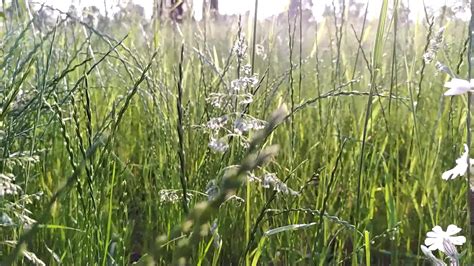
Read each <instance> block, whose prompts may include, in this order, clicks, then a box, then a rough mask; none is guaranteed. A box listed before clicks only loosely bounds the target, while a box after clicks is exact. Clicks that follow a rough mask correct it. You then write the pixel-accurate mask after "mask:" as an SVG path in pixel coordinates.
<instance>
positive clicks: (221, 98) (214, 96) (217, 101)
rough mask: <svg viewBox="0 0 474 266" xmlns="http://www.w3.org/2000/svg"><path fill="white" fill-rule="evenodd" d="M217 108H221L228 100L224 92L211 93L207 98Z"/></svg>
mask: <svg viewBox="0 0 474 266" xmlns="http://www.w3.org/2000/svg"><path fill="white" fill-rule="evenodd" d="M206 101H207V102H208V103H210V104H211V105H212V106H213V107H215V108H221V107H222V106H223V105H225V103H226V102H227V99H226V95H225V94H222V93H211V94H209V97H208V98H207V99H206Z"/></svg>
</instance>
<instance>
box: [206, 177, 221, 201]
mask: <svg viewBox="0 0 474 266" xmlns="http://www.w3.org/2000/svg"><path fill="white" fill-rule="evenodd" d="M217 194H219V187H218V186H217V182H216V180H215V179H212V180H211V181H209V182H208V183H207V186H206V195H207V199H208V200H209V201H211V200H213V199H214V198H215V197H216V196H217Z"/></svg>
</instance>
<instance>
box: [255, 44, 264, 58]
mask: <svg viewBox="0 0 474 266" xmlns="http://www.w3.org/2000/svg"><path fill="white" fill-rule="evenodd" d="M255 53H256V54H257V55H258V56H261V57H262V59H264V60H265V58H267V54H266V53H265V48H264V47H263V45H261V44H257V45H255Z"/></svg>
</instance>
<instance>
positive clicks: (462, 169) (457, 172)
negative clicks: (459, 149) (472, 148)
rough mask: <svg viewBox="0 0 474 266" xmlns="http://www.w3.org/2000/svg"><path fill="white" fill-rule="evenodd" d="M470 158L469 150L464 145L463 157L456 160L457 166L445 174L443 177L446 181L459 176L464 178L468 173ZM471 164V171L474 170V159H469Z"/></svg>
mask: <svg viewBox="0 0 474 266" xmlns="http://www.w3.org/2000/svg"><path fill="white" fill-rule="evenodd" d="M468 156H469V148H468V147H467V145H466V144H464V153H463V154H462V155H461V157H459V158H458V159H457V160H456V166H455V167H454V168H452V169H450V170H448V171H446V172H444V173H443V175H442V176H441V177H442V178H443V179H444V180H450V179H454V178H456V177H458V176H464V175H465V174H466V171H467V166H468V165H467V158H468ZM469 162H470V164H471V171H472V170H474V169H472V165H473V164H474V160H473V159H469Z"/></svg>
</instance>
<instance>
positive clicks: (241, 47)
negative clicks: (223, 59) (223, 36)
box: [233, 35, 247, 60]
mask: <svg viewBox="0 0 474 266" xmlns="http://www.w3.org/2000/svg"><path fill="white" fill-rule="evenodd" d="M233 51H234V53H235V54H236V55H237V58H238V59H239V60H241V59H243V58H245V56H246V54H247V42H246V41H245V36H244V35H241V36H239V39H238V40H237V41H236V42H235V44H234V48H233Z"/></svg>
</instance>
